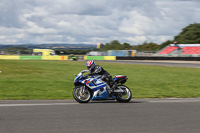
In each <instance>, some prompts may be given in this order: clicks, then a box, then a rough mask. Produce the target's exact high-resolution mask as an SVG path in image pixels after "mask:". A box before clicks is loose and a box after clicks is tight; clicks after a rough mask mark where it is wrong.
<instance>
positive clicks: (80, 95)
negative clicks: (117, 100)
mask: <svg viewBox="0 0 200 133" xmlns="http://www.w3.org/2000/svg"><path fill="white" fill-rule="evenodd" d="M73 97H74V99H75V100H76V101H77V102H79V103H88V102H89V101H90V99H91V98H92V93H91V92H90V91H89V90H88V89H87V88H85V86H76V87H75V88H74V89H73Z"/></svg>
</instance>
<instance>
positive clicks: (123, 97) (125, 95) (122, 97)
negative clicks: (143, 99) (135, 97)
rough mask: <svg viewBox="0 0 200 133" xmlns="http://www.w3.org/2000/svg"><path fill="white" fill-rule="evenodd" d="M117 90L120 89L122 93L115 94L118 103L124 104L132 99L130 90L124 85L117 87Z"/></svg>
mask: <svg viewBox="0 0 200 133" xmlns="http://www.w3.org/2000/svg"><path fill="white" fill-rule="evenodd" d="M118 88H120V89H122V90H123V92H122V93H121V92H120V93H118V94H117V96H116V100H117V101H118V102H124V103H127V102H129V101H130V100H131V98H132V93H131V90H130V89H129V88H128V87H127V86H125V85H119V86H118Z"/></svg>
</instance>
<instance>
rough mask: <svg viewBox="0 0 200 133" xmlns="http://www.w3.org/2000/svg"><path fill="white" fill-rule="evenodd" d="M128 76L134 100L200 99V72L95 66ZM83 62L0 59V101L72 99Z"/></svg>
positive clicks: (144, 67)
mask: <svg viewBox="0 0 200 133" xmlns="http://www.w3.org/2000/svg"><path fill="white" fill-rule="evenodd" d="M98 64H99V65H101V66H102V67H103V68H105V69H106V70H107V71H108V72H109V73H110V74H111V75H117V74H120V75H127V76H128V78H129V79H128V81H127V83H126V85H127V86H128V87H129V88H130V89H131V90H132V93H133V98H161V97H200V82H199V79H200V69H197V68H178V67H162V66H146V65H133V64H118V63H98ZM83 69H86V67H85V62H70V61H28V60H26V61H23V60H17V61H14V60H0V71H2V73H0V99H4V100H6V99H71V98H73V97H72V88H73V80H74V74H75V73H78V72H80V71H81V70H83Z"/></svg>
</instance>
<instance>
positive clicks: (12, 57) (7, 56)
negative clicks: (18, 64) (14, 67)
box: [0, 55, 20, 60]
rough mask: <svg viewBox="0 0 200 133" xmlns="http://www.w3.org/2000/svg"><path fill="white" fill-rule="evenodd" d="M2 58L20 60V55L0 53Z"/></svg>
mask: <svg viewBox="0 0 200 133" xmlns="http://www.w3.org/2000/svg"><path fill="white" fill-rule="evenodd" d="M0 59H6V60H7V59H10V60H19V59H20V56H18V55H0Z"/></svg>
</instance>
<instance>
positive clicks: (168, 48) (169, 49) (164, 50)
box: [158, 46, 178, 54]
mask: <svg viewBox="0 0 200 133" xmlns="http://www.w3.org/2000/svg"><path fill="white" fill-rule="evenodd" d="M177 48H178V47H175V46H170V47H167V48H165V49H163V50H162V51H161V52H159V53H158V54H169V53H171V52H172V51H174V50H176V49H177Z"/></svg>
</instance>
